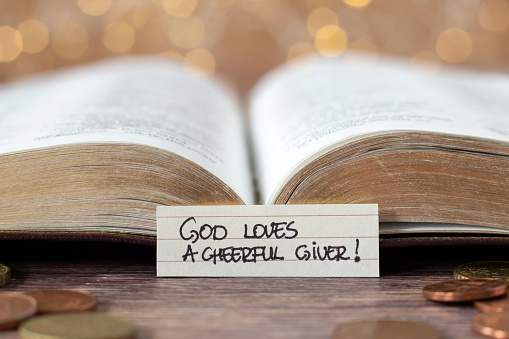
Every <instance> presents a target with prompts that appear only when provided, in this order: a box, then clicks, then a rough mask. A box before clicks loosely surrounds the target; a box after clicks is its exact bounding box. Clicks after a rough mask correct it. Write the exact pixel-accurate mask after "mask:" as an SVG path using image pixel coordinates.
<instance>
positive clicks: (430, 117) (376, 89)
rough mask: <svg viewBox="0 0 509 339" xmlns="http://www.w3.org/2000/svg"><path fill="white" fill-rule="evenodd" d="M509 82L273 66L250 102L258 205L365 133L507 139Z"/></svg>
mask: <svg viewBox="0 0 509 339" xmlns="http://www.w3.org/2000/svg"><path fill="white" fill-rule="evenodd" d="M508 91H509V81H508V80H507V77H506V76H505V77H504V76H497V75H490V74H478V73H473V72H448V73H444V74H440V75H430V74H424V73H418V72H416V71H412V70H411V69H409V68H406V67H405V66H404V65H403V66H402V63H401V61H400V62H389V61H384V62H382V61H381V62H380V64H378V65H374V66H360V65H352V64H348V63H347V62H345V60H341V59H339V60H337V59H336V60H335V59H333V60H320V62H317V63H316V64H314V65H313V64H311V65H308V66H303V67H302V69H297V70H296V69H294V68H280V69H278V70H277V71H276V72H272V73H271V74H269V75H268V76H267V77H266V78H265V79H264V80H262V81H261V82H260V83H259V84H258V86H257V89H256V90H255V91H254V92H253V97H252V100H251V109H250V112H251V126H250V127H251V133H252V135H253V143H254V149H255V158H256V159H257V170H258V173H257V174H258V180H259V186H260V190H261V194H262V202H263V203H272V202H273V199H274V197H275V196H274V195H275V194H276V193H278V192H279V189H280V186H281V184H282V183H284V182H285V181H286V180H287V178H288V177H291V176H292V175H293V174H294V173H295V172H296V171H297V170H298V169H300V167H299V165H301V164H307V163H309V161H310V157H318V156H320V155H322V154H323V153H324V152H326V151H327V150H330V149H333V148H335V147H337V146H339V145H341V144H343V143H345V142H348V141H352V140H354V139H356V138H359V137H361V136H366V135H370V134H372V133H383V132H390V131H429V132H437V133H449V134H456V135H467V136H473V137H482V138H491V139H496V140H503V141H509V116H508V115H507V107H508V105H509V97H508V96H507V93H508Z"/></svg>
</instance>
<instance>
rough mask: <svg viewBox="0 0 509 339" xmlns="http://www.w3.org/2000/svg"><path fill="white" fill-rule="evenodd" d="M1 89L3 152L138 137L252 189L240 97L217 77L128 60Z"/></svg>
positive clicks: (243, 191) (246, 194)
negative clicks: (199, 76)
mask: <svg viewBox="0 0 509 339" xmlns="http://www.w3.org/2000/svg"><path fill="white" fill-rule="evenodd" d="M1 89H2V90H1V92H0V102H2V104H1V105H0V123H1V124H2V130H1V131H0V152H2V153H7V152H17V151H22V150H26V149H34V148H42V147H48V146H55V145H62V144H72V143H83V142H101V143H108V142H113V143H119V142H120V143H139V144H144V145H148V146H153V147H158V148H161V149H165V150H168V151H170V152H173V153H176V154H178V155H181V156H183V157H185V158H187V159H189V160H191V161H193V162H195V163H196V164H198V165H200V166H202V167H203V168H205V169H206V170H208V171H210V172H211V173H212V174H214V175H216V176H217V177H218V178H219V179H221V180H222V181H224V182H225V183H226V184H227V185H229V186H230V187H232V188H233V189H234V190H235V192H237V193H238V194H239V196H240V197H241V198H242V199H243V200H244V202H245V203H248V204H249V203H252V200H253V192H252V187H251V177H250V174H249V167H248V160H247V159H248V158H247V154H246V145H245V135H244V124H243V121H242V117H241V113H240V111H239V107H238V103H237V102H236V100H235V98H234V97H233V96H230V95H228V91H227V90H226V89H225V88H223V87H222V86H220V84H219V83H217V82H215V81H213V80H212V79H205V78H194V77H192V76H190V75H189V74H186V73H185V72H184V71H183V70H182V69H181V68H180V67H179V66H178V65H177V64H175V63H172V62H168V61H167V60H164V59H159V58H155V57H153V58H150V57H147V58H125V59H115V60H114V61H104V62H101V63H97V64H94V65H90V66H88V65H85V66H82V67H77V68H73V69H71V70H62V71H59V72H55V73H52V74H51V75H50V76H48V77H45V76H43V75H41V76H39V77H35V78H33V79H31V80H28V81H26V82H18V83H16V84H13V85H12V86H8V85H6V86H3V87H2V88H1Z"/></svg>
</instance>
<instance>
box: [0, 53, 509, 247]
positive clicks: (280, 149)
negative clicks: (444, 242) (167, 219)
mask: <svg viewBox="0 0 509 339" xmlns="http://www.w3.org/2000/svg"><path fill="white" fill-rule="evenodd" d="M508 93H509V76H502V75H496V74H489V75H487V74H477V73H470V72H465V71H458V70H454V71H448V72H443V73H441V74H438V75H431V74H426V73H422V72H415V71H412V70H410V69H409V68H407V67H406V66H404V65H402V64H400V63H399V62H398V61H391V60H382V61H380V62H378V63H377V64H376V65H373V66H366V65H356V64H351V63H346V62H345V61H343V60H341V59H327V60H318V61H315V62H308V63H306V62H303V63H302V64H301V65H299V66H297V67H280V68H279V69H277V70H275V71H273V72H271V73H270V74H268V75H267V76H266V77H265V78H264V79H262V81H260V82H259V83H258V85H257V86H256V88H255V89H254V90H253V91H252V93H250V99H249V104H248V105H245V106H247V110H246V111H247V112H243V110H241V107H242V106H243V103H242V102H241V101H240V100H239V99H238V98H236V97H235V95H234V93H233V91H230V90H229V89H228V87H227V86H225V85H224V84H222V83H220V81H218V80H214V79H206V78H198V77H193V76H191V75H189V74H188V73H187V72H185V71H184V70H182V68H181V67H180V66H179V65H177V64H175V63H174V62H172V61H168V60H166V59H164V60H163V59H159V58H149V57H139V58H125V59H115V60H109V61H103V62H100V63H97V64H94V65H87V66H81V67H79V68H74V69H71V70H61V71H55V72H52V73H51V74H49V75H39V76H37V77H35V78H32V79H29V80H24V81H19V82H16V83H11V84H4V85H2V87H1V88H0V119H1V120H0V153H1V155H0V159H1V160H0V178H1V179H0V192H1V193H0V213H1V215H2V217H1V218H0V237H2V238H4V239H5V238H7V239H15V238H26V237H33V238H44V237H47V236H49V237H58V236H62V237H71V238H76V239H100V238H105V239H108V238H111V237H113V238H123V239H124V241H134V242H136V241H141V242H143V241H145V240H146V239H149V240H148V241H149V242H150V241H152V240H155V236H156V220H155V216H156V215H155V207H156V206H157V205H224V204H254V203H262V204H315V203H338V204H342V203H348V204H351V203H377V204H378V205H379V213H380V221H381V222H382V227H381V233H382V236H384V235H385V236H386V237H388V238H391V237H395V238H398V237H405V236H406V235H408V234H412V233H419V234H427V233H433V232H434V233H438V234H441V235H445V237H447V234H449V233H453V234H454V235H456V234H457V233H463V234H467V235H468V234H470V235H476V236H478V235H482V236H486V235H492V236H495V237H497V236H498V237H500V236H503V235H504V234H509V233H508V232H509V114H508V107H509V96H508ZM143 239H145V240H143ZM154 243H155V241H154Z"/></svg>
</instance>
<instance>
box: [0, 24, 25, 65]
mask: <svg viewBox="0 0 509 339" xmlns="http://www.w3.org/2000/svg"><path fill="white" fill-rule="evenodd" d="M0 49H1V51H2V53H1V59H0V62H2V61H3V62H9V61H12V60H14V59H16V58H17V57H18V55H19V54H20V53H21V50H22V49H23V40H22V38H21V34H19V32H18V31H17V30H15V29H14V28H12V27H11V26H0Z"/></svg>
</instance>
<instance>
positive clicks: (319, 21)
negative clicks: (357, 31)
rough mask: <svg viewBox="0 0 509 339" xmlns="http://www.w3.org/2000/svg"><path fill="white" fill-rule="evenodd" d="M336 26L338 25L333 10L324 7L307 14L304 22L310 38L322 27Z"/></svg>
mask: <svg viewBox="0 0 509 339" xmlns="http://www.w3.org/2000/svg"><path fill="white" fill-rule="evenodd" d="M338 24H339V21H338V16H337V15H336V13H335V12H334V11H333V10H331V9H329V8H326V7H320V8H317V9H315V10H313V11H312V12H311V13H309V15H308V19H307V22H306V27H307V29H308V32H309V34H311V36H316V33H317V32H318V31H319V30H320V28H322V27H323V26H327V25H335V26H337V25H338Z"/></svg>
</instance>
